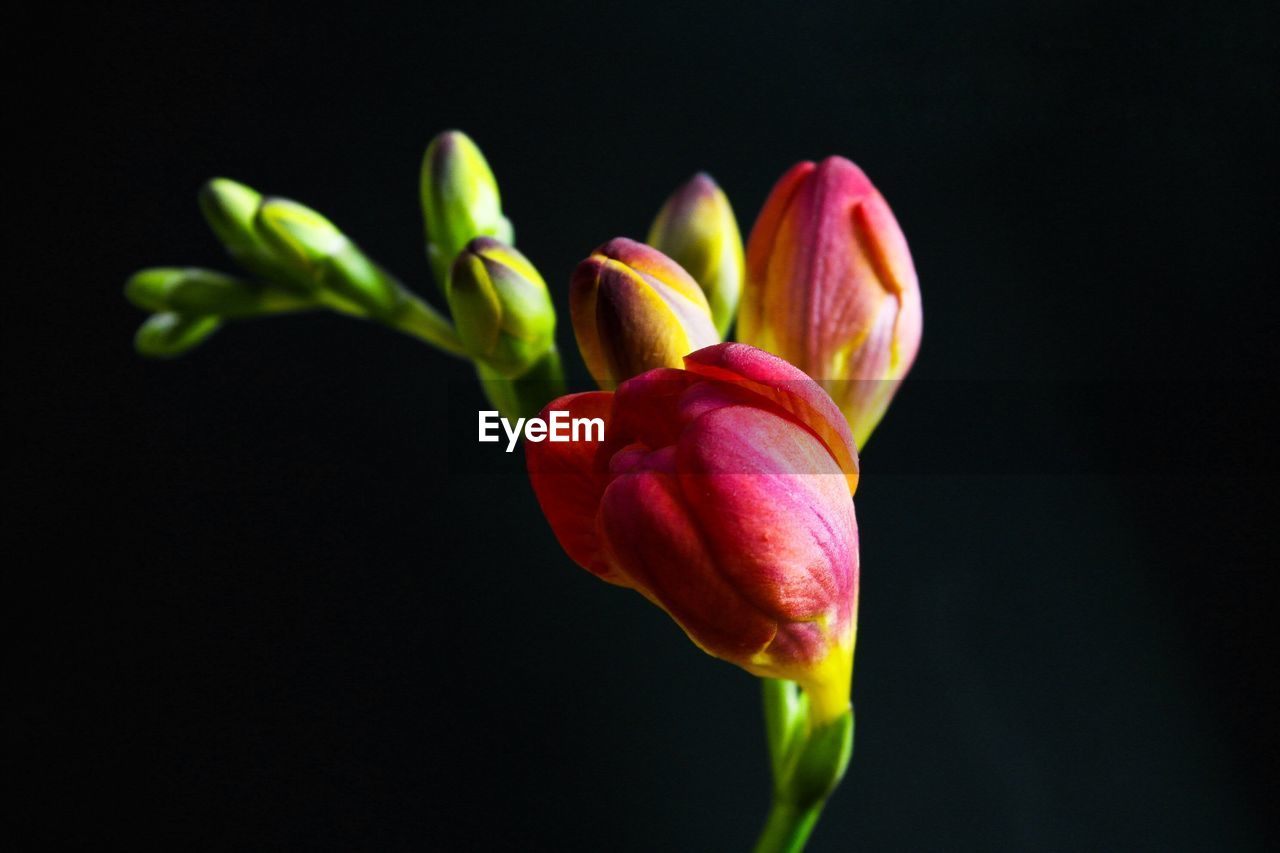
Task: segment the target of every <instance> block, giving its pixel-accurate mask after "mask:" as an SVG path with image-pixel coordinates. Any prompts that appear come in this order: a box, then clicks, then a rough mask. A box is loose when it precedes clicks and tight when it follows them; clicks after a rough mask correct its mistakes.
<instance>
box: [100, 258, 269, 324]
mask: <svg viewBox="0 0 1280 853" xmlns="http://www.w3.org/2000/svg"><path fill="white" fill-rule="evenodd" d="M124 293H125V297H126V298H127V299H128V300H129V301H130V302H132V303H133V304H134V305H136V306H138V307H139V308H142V309H144V310H146V311H176V312H178V313H180V314H192V315H195V314H213V315H218V316H242V315H246V314H252V313H255V312H256V310H257V309H258V308H259V306H260V304H261V298H260V294H261V288H259V287H257V286H256V285H253V284H250V283H249V282H247V281H242V280H240V279H238V278H233V277H231V276H229V275H223V274H222V273H219V272H214V271H213V270H206V269H200V268H198V267H155V268H152V269H146V270H141V271H140V272H137V273H135V274H134V275H133V276H132V277H131V278H130V279H129V281H128V282H127V283H126V284H125V288H124Z"/></svg>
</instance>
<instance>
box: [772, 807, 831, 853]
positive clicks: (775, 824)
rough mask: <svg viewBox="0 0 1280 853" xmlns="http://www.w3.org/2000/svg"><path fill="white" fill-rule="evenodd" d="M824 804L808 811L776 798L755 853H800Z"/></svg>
mask: <svg viewBox="0 0 1280 853" xmlns="http://www.w3.org/2000/svg"><path fill="white" fill-rule="evenodd" d="M823 805H824V804H823V803H817V804H816V805H812V806H810V807H809V808H807V809H801V808H797V807H796V806H794V805H792V804H791V803H786V802H781V801H779V800H777V799H776V798H775V800H774V802H773V807H772V808H771V809H769V819H768V820H767V821H765V824H764V831H763V832H761V833H760V839H759V840H758V841H757V842H756V846H755V853H800V851H801V850H804V845H805V842H806V841H808V840H809V835H810V834H812V832H813V827H814V826H815V825H817V823H818V817H819V816H820V815H821V814H822V806H823Z"/></svg>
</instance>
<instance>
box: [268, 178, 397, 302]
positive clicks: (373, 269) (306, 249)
mask: <svg viewBox="0 0 1280 853" xmlns="http://www.w3.org/2000/svg"><path fill="white" fill-rule="evenodd" d="M254 224H255V226H256V228H257V231H258V233H259V234H261V235H262V238H263V240H264V242H265V243H266V244H267V246H268V247H269V248H270V249H271V251H272V252H273V253H274V255H275V256H276V257H277V258H278V259H279V260H280V261H281V262H282V263H283V264H285V265H286V266H287V267H288V268H289V269H290V270H292V271H293V273H294V276H293V279H294V280H295V281H297V282H300V283H303V284H304V285H305V286H308V287H310V288H312V289H316V288H324V289H325V290H328V291H330V292H332V293H334V294H336V295H338V296H339V297H341V298H342V299H345V300H347V301H348V302H352V303H354V304H355V305H357V306H358V307H359V308H361V309H363V310H364V311H366V312H368V313H369V314H372V315H374V316H384V315H386V314H387V313H389V312H390V311H391V310H392V309H393V308H395V306H396V305H397V304H398V303H399V300H400V287H399V285H398V284H397V283H396V282H395V281H394V279H392V278H391V276H389V275H388V274H387V273H386V272H384V271H383V270H382V269H381V268H380V267H378V265H377V264H375V263H374V262H373V261H371V260H370V259H369V258H368V257H367V256H366V255H365V254H364V253H363V252H362V251H360V249H359V248H358V247H357V246H356V245H355V244H354V243H352V242H351V240H349V239H348V238H347V236H346V235H345V234H343V233H342V232H341V231H339V230H338V228H337V227H336V226H335V225H334V224H333V223H332V222H330V221H329V220H328V219H326V218H325V217H323V216H321V215H320V214H319V213H317V212H316V211H314V210H312V209H311V208H309V207H306V206H305V205H301V204H298V203H297V202H295V201H290V200H288V199H283V198H267V199H264V200H263V202H262V204H261V205H260V206H259V207H258V214H257V218H256V220H255V223H254Z"/></svg>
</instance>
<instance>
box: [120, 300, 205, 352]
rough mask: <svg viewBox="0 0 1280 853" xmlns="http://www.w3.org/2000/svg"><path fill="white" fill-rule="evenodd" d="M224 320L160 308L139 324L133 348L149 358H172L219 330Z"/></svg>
mask: <svg viewBox="0 0 1280 853" xmlns="http://www.w3.org/2000/svg"><path fill="white" fill-rule="evenodd" d="M220 324H221V321H220V320H219V319H218V318H217V317H210V316H207V315H191V314H179V313H177V312H175V311H161V312H159V313H157V314H152V315H151V316H150V317H148V318H147V320H146V322H145V323H143V324H142V325H141V326H140V327H139V328H138V334H137V335H135V336H134V339H133V345H134V348H135V349H137V351H138V352H139V353H140V354H141V355H145V356H149V357H150V358H173V357H175V356H179V355H182V354H183V353H184V352H186V351H187V350H189V349H191V348H193V347H195V346H196V345H198V344H199V343H200V342H201V341H203V340H204V339H205V338H207V337H209V336H210V335H212V334H213V333H214V332H216V331H217V330H218V326H219V325H220Z"/></svg>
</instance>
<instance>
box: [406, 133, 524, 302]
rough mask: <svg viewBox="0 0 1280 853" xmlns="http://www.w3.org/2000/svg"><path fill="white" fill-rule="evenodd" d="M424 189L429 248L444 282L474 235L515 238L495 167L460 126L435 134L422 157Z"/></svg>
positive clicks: (506, 240)
mask: <svg viewBox="0 0 1280 853" xmlns="http://www.w3.org/2000/svg"><path fill="white" fill-rule="evenodd" d="M421 191H422V213H423V218H424V219H425V222H426V232H427V253H428V255H429V257H430V260H431V265H432V269H433V271H434V272H435V274H436V278H437V280H438V281H439V282H441V284H442V285H443V283H444V282H445V280H446V279H447V278H448V272H449V267H450V265H451V264H452V263H453V259H454V258H455V257H456V256H457V254H458V253H459V252H461V251H462V249H463V247H464V246H466V245H467V243H468V242H470V241H471V240H472V238H475V237H481V236H485V237H493V238H496V239H497V240H500V241H502V242H503V243H507V244H510V243H511V242H512V238H513V235H512V229H511V222H510V221H509V220H508V219H507V218H506V217H505V216H503V215H502V200H501V197H500V196H499V194H498V182H497V180H495V179H494V177H493V170H491V169H490V168H489V163H488V161H487V160H485V158H484V155H483V154H482V153H480V149H479V148H478V147H476V144H475V143H474V142H472V141H471V138H470V137H469V136H467V135H466V134H465V133H463V132H462V131H459V130H448V131H445V132H444V133H441V134H440V135H439V136H437V137H436V138H435V139H433V140H431V144H430V145H428V146H427V152H426V154H425V155H424V157H423V159H422V181H421Z"/></svg>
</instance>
